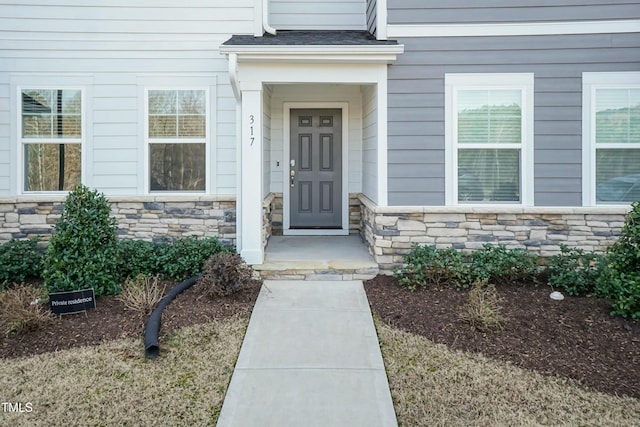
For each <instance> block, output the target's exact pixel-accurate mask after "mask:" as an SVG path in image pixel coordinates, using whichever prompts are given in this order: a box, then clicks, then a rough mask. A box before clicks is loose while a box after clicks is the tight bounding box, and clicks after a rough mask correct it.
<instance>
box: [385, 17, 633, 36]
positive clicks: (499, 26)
mask: <svg viewBox="0 0 640 427" xmlns="http://www.w3.org/2000/svg"><path fill="white" fill-rule="evenodd" d="M387 32H388V37H389V38H402V37H492V36H546V35H566V34H610V33H614V34H615V33H638V32H640V20H639V19H622V20H607V21H571V22H527V23H483V24H426V25H422V24H417V25H411V24H407V25H391V24H390V25H388V27H387Z"/></svg>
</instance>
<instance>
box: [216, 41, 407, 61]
mask: <svg viewBox="0 0 640 427" xmlns="http://www.w3.org/2000/svg"><path fill="white" fill-rule="evenodd" d="M403 52H404V45H387V46H360V45H356V46H354V45H318V46H315V45H284V46H282V45H266V46H265V45H222V46H220V53H221V54H223V55H229V54H232V53H235V54H237V55H238V62H244V61H251V62H273V61H287V62H348V63H392V62H394V61H395V60H396V58H397V57H398V55H400V54H401V53H403Z"/></svg>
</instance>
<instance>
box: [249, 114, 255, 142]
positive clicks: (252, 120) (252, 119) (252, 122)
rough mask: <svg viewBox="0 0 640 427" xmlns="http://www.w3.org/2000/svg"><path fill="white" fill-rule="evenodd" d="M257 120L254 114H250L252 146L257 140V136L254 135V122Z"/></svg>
mask: <svg viewBox="0 0 640 427" xmlns="http://www.w3.org/2000/svg"><path fill="white" fill-rule="evenodd" d="M255 122H256V119H255V117H254V115H253V114H251V115H250V116H249V136H250V139H251V146H252V147H253V143H254V142H256V137H255V136H253V124H254V123H255Z"/></svg>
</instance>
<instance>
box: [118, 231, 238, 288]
mask: <svg viewBox="0 0 640 427" xmlns="http://www.w3.org/2000/svg"><path fill="white" fill-rule="evenodd" d="M228 251H230V249H229V248H227V247H225V246H223V245H222V244H221V243H220V241H219V240H218V238H217V237H207V238H204V239H198V238H196V237H187V238H184V239H176V240H168V239H166V240H161V241H158V242H148V241H144V240H122V241H120V242H119V244H118V259H119V261H118V273H119V276H120V278H121V280H126V279H127V278H132V277H136V276H137V275H138V274H144V275H146V276H160V277H162V278H163V279H171V280H184V279H187V278H189V277H193V276H196V275H197V274H199V273H200V272H201V271H202V268H203V267H204V264H205V263H206V262H207V260H208V259H209V258H210V257H211V256H212V255H213V254H215V253H219V252H228Z"/></svg>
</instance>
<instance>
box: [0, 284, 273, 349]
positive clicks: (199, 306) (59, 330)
mask: <svg viewBox="0 0 640 427" xmlns="http://www.w3.org/2000/svg"><path fill="white" fill-rule="evenodd" d="M171 286H173V283H170V284H168V286H167V289H169V288H170V287H171ZM259 290H260V284H259V283H258V282H254V283H251V284H250V285H248V286H247V287H246V288H245V289H243V290H242V291H240V292H238V293H235V294H233V295H229V296H225V297H218V298H210V297H208V296H207V295H204V293H203V292H202V290H201V289H200V287H199V285H195V286H193V287H191V288H190V289H187V290H186V291H184V292H183V293H182V294H180V295H179V296H178V297H177V298H176V299H174V300H173V302H171V304H169V306H168V307H167V308H166V309H165V310H164V311H163V313H162V323H161V327H160V346H161V348H162V338H163V337H166V336H167V335H169V334H170V333H171V332H172V331H175V330H176V329H178V328H182V327H185V326H192V325H196V324H202V323H207V322H209V321H211V320H213V319H224V318H228V317H231V316H234V315H236V314H238V313H242V312H248V311H251V310H252V309H253V305H254V303H255V300H256V298H257V296H258V292H259ZM147 318H148V316H146V315H141V314H138V313H137V312H135V311H132V310H128V309H127V308H126V307H125V305H124V304H123V303H122V302H121V301H120V300H118V299H117V297H115V296H103V297H99V298H96V308H95V310H89V311H88V312H87V313H86V315H85V314H84V313H80V314H73V315H66V316H62V317H61V318H58V317H56V319H55V320H54V321H53V322H51V323H50V324H48V325H46V326H45V327H44V328H42V329H39V330H35V331H31V332H28V333H26V334H23V335H19V336H14V337H3V336H1V335H0V358H3V357H4V358H15V357H20V356H28V355H32V354H40V353H47V352H51V351H58V350H65V349H69V348H73V347H80V346H85V345H96V344H100V343H102V342H104V341H109V340H114V339H117V338H125V337H138V338H140V349H141V352H142V351H143V345H142V339H143V337H144V330H145V325H146V321H147Z"/></svg>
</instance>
